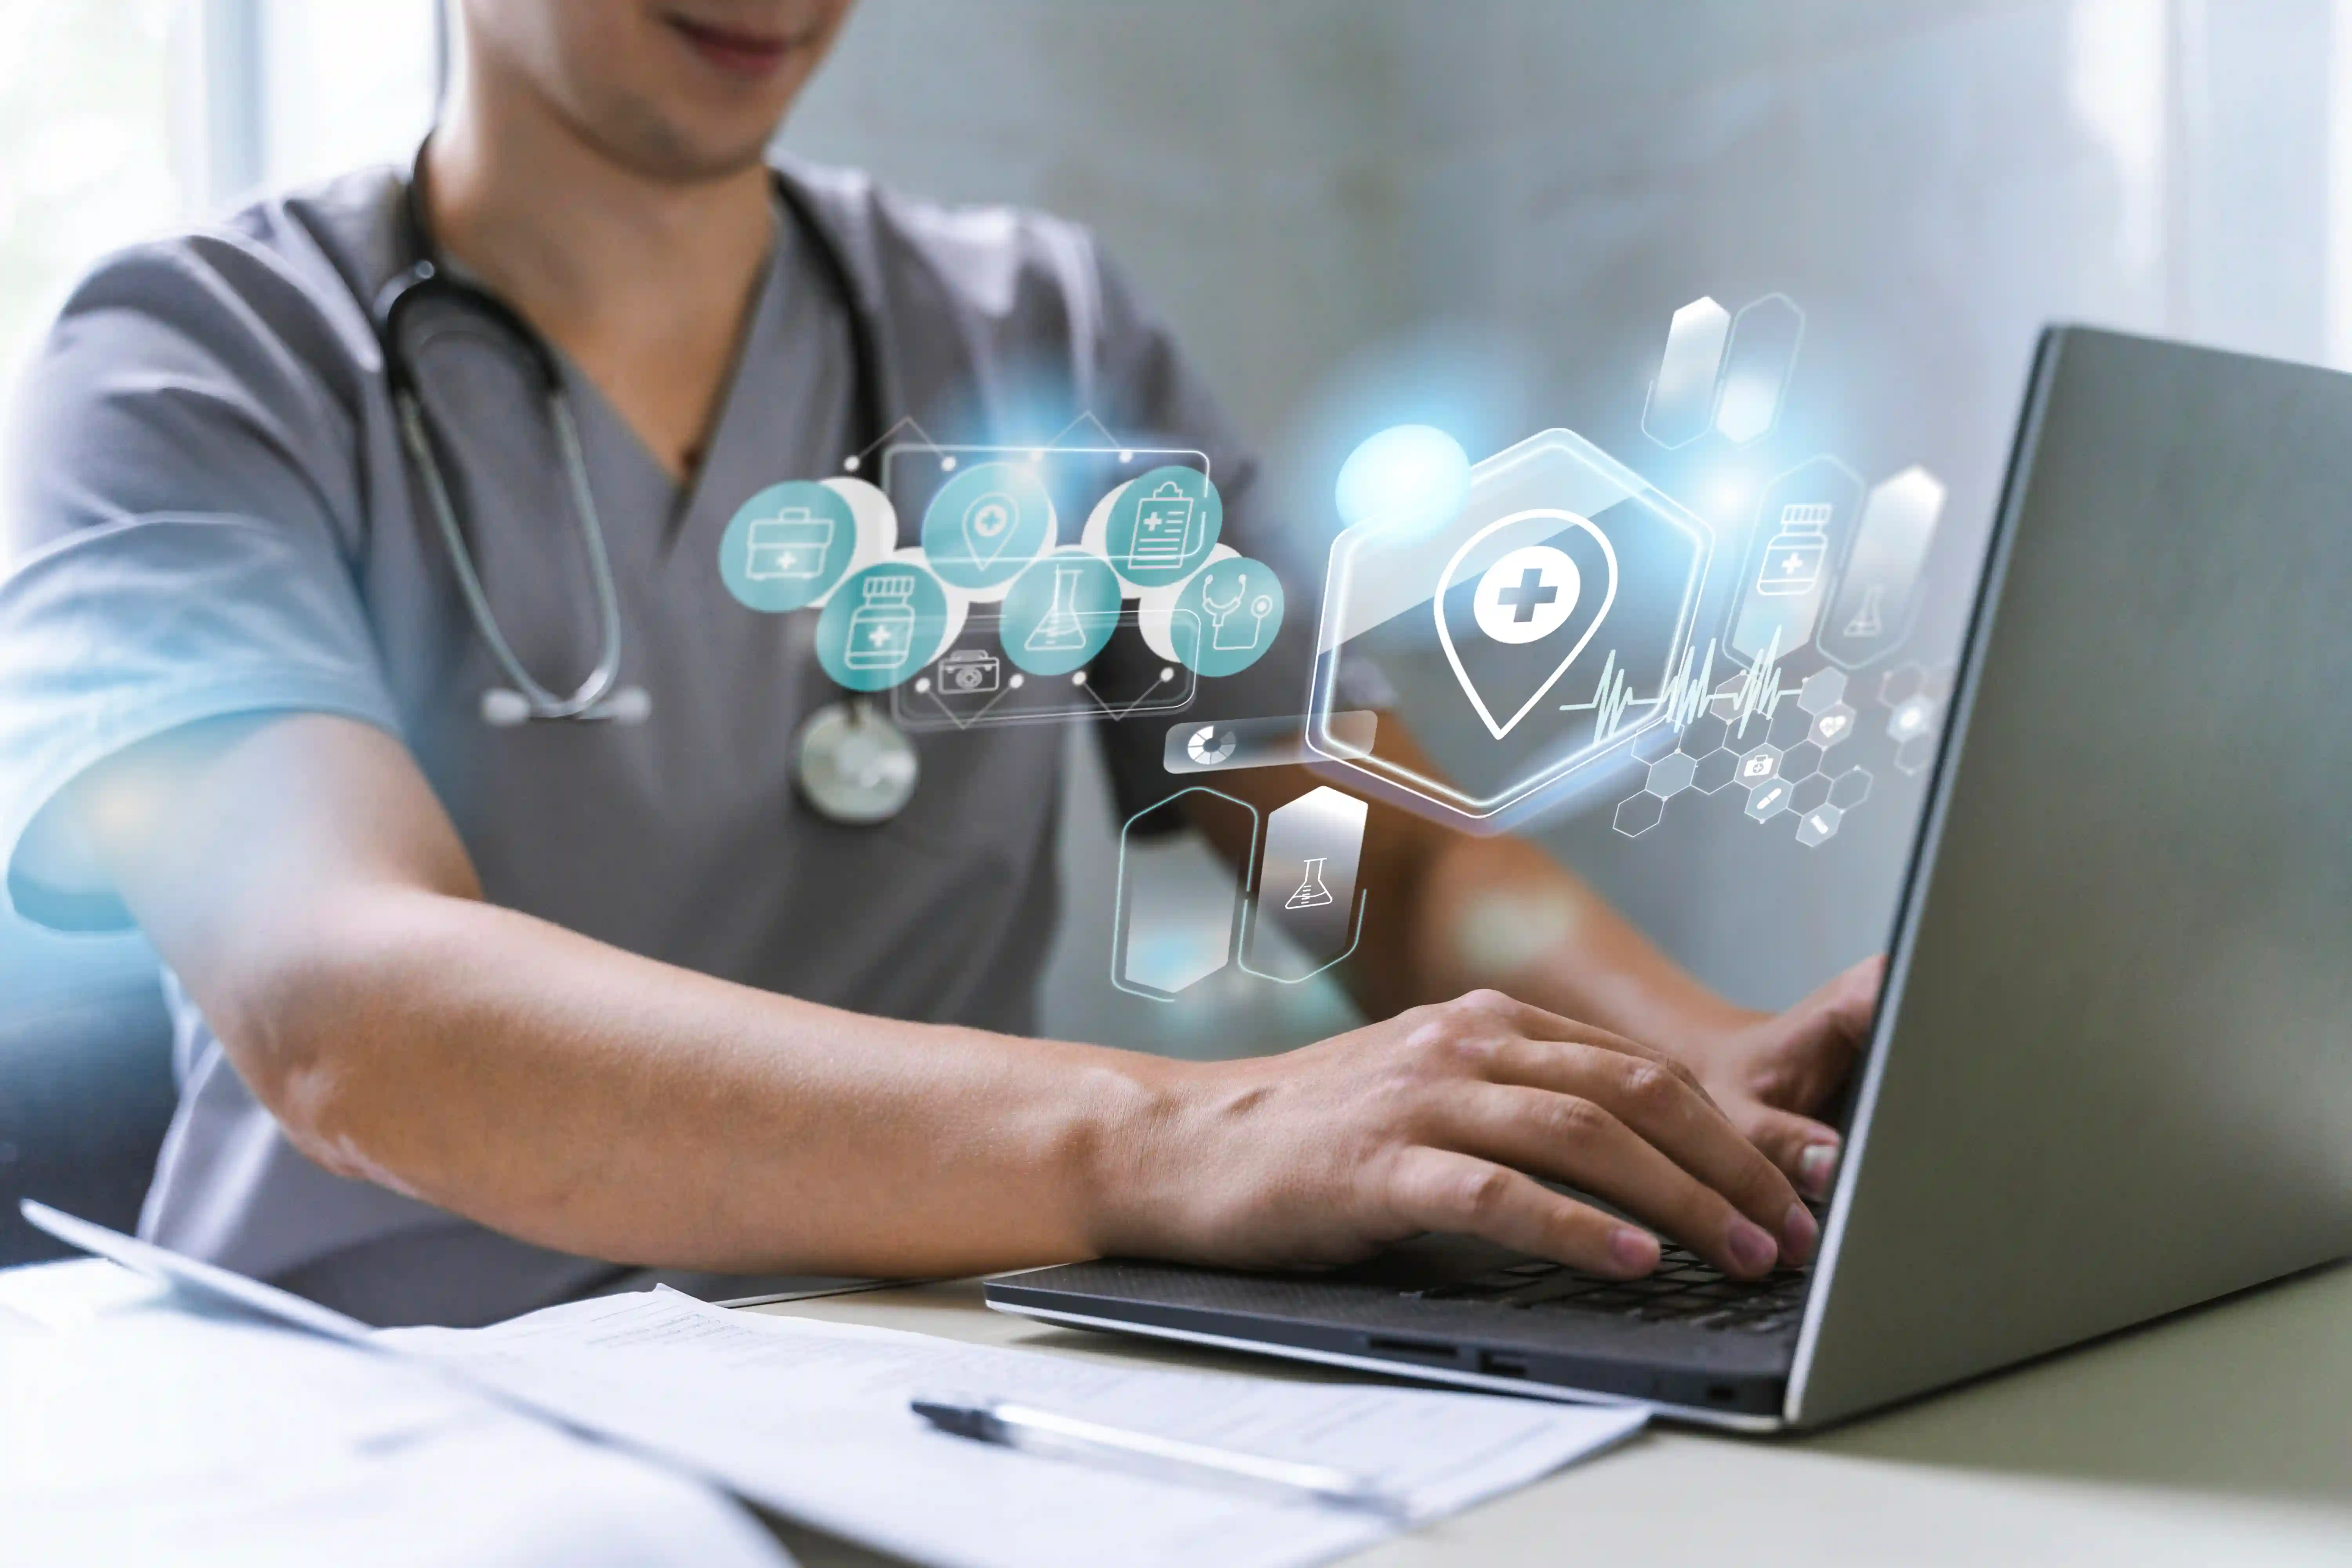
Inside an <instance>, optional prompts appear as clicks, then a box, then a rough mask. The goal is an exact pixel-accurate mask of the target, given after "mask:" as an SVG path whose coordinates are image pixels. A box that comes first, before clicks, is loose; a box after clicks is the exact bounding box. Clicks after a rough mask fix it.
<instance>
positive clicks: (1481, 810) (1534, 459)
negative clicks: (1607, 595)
mask: <svg viewBox="0 0 2352 1568" xmlns="http://www.w3.org/2000/svg"><path fill="white" fill-rule="evenodd" d="M1538 465H1542V467H1541V468H1538ZM1531 482H1532V483H1536V484H1539V485H1541V486H1543V487H1545V489H1546V490H1547V492H1550V491H1558V492H1559V495H1557V496H1556V497H1555V498H1554V499H1556V500H1559V502H1560V503H1561V504H1560V505H1559V507H1558V509H1557V510H1565V511H1569V512H1572V513H1575V514H1576V515H1578V516H1579V517H1581V518H1587V519H1589V518H1591V516H1592V515H1593V514H1594V513H1596V512H1602V511H1606V510H1608V509H1610V508H1612V507H1615V506H1620V505H1625V504H1632V505H1634V506H1636V507H1638V508H1639V509H1640V510H1641V512H1642V513H1643V515H1644V516H1646V517H1647V518H1649V519H1651V520H1653V521H1654V522H1655V523H1656V524H1658V525H1660V526H1662V527H1664V528H1665V529H1667V530H1670V531H1671V532H1672V533H1673V534H1674V535H1675V536H1678V537H1679V538H1680V540H1681V541H1682V542H1683V543H1684V544H1685V546H1686V547H1687V549H1688V552H1689V564H1688V566H1687V567H1686V568H1685V574H1684V581H1683V591H1682V596H1681V604H1680V608H1679V610H1678V612H1677V615H1676V619H1675V626H1674V627H1673V629H1672V633H1671V635H1670V637H1668V639H1667V644H1666V648H1665V657H1664V658H1663V659H1662V660H1660V661H1659V675H1658V680H1659V689H1660V691H1661V692H1662V693H1663V692H1664V689H1665V686H1666V684H1667V683H1668V682H1669V681H1670V680H1671V679H1672V677H1673V672H1674V671H1675V669H1676V668H1678V667H1679V666H1680V665H1681V663H1682V662H1683V660H1684V657H1685V653H1686V652H1687V651H1688V649H1689V647H1690V646H1691V643H1692V640H1693V637H1694V636H1695V635H1696V629H1697V619H1698V610H1699V605H1700V603H1701V601H1702V598H1703V596H1704V595H1705V591H1706V580H1707V574H1708V573H1709V571H1710V570H1711V569H1712V567H1713V563H1714V559H1715V545H1716V539H1715V532H1714V531H1713V530H1712V529H1710V528H1709V527H1708V526H1707V525H1706V523H1705V522H1703V521H1700V520H1699V518H1698V517H1697V516H1696V515H1695V514H1693V513H1692V512H1691V511H1689V510H1687V509H1685V507H1683V506H1682V505H1681V503H1679V502H1677V501H1675V500H1674V499H1673V498H1672V497H1670V496H1668V495H1666V494H1665V493H1664V491H1662V490H1660V489H1658V488H1657V487H1656V486H1655V485H1653V484H1652V483H1650V481H1649V480H1647V479H1643V477H1642V476H1641V475H1640V474H1638V473H1636V472H1634V471H1633V469H1632V468H1628V467H1626V466H1625V465H1624V464H1623V463H1621V462H1619V461H1618V460H1617V459H1616V458H1612V457H1611V456H1609V454H1608V453H1606V452H1604V451H1602V450H1601V448H1600V447H1596V446H1594V445H1593V444H1592V443H1591V442H1590V441H1588V440H1586V439H1585V438H1584V437H1581V436H1579V435H1578V434H1576V432H1574V431H1572V430H1567V429H1560V428H1554V429H1549V430H1542V431H1538V432H1537V433H1536V434H1535V435H1533V436H1530V437H1528V438H1527V439H1525V440H1523V441H1520V442H1518V443H1517V444H1516V445H1514V446H1511V447H1507V448H1505V449H1504V450H1502V451H1500V452H1497V453H1496V454H1494V455H1493V456H1492V457H1489V458H1485V459H1483V460H1482V461H1480V462H1479V463H1477V464H1476V465H1475V466H1474V467H1473V468H1471V470H1470V499H1469V500H1468V501H1466V502H1465V505H1464V507H1463V509H1462V510H1461V511H1460V512H1459V513H1457V514H1456V515H1455V517H1454V519H1453V520H1452V521H1449V522H1448V523H1447V524H1446V525H1445V526H1444V527H1443V528H1439V529H1433V530H1423V531H1411V532H1407V531H1398V530H1394V529H1391V528H1388V527H1386V526H1383V525H1382V524H1381V522H1380V521H1377V520H1372V521H1365V522H1360V523H1358V524H1356V525H1355V526H1354V527H1352V528H1349V529H1347V530H1345V531H1342V532H1341V533H1340V534H1339V537H1338V538H1337V539H1335V540H1333V541H1332V542H1331V554H1330V562H1329V565H1328V569H1327V572H1326V574H1325V578H1324V589H1323V607H1322V616H1321V624H1320V626H1318V630H1317V637H1316V652H1315V676H1314V688H1313V693H1312V696H1311V698H1310V700H1309V702H1308V706H1307V731H1306V739H1307V750H1308V751H1309V752H1313V753H1314V754H1315V758H1316V761H1315V764H1314V765H1315V767H1316V769H1317V771H1318V772H1319V773H1325V774H1327V775H1337V774H1341V773H1344V774H1346V775H1347V776H1348V777H1349V779H1350V781H1351V783H1353V784H1354V785H1355V787H1357V788H1360V789H1365V790H1369V791H1370V792H1371V793H1372V794H1374V795H1377V796H1378V797H1379V798H1381V800H1383V801H1385V802H1387V803H1388V804H1390V805H1401V806H1402V807H1404V808H1405V809H1407V810H1409V811H1413V812H1416V813H1418V814H1420V815H1422V816H1430V817H1433V818H1434V819H1435V820H1438V821H1442V822H1445V823H1448V824H1450V825H1452V826H1456V827H1459V828H1461V829H1463V830H1464V831H1465V832H1470V833H1479V834H1493V833H1501V832H1505V831H1507V830H1508V829H1509V828H1510V827H1511V826H1513V825H1514V824H1515V823H1516V822H1517V821H1519V820H1521V819H1523V818H1524V817H1525V816H1527V815H1528V814H1529V813H1531V812H1532V811H1534V810H1536V809H1538V808H1539V807H1540V806H1541V805H1543V803H1544V801H1545V800H1546V798H1547V797H1548V796H1549V795H1550V794H1552V793H1554V792H1556V791H1557V790H1559V788H1561V787H1563V786H1565V785H1566V784H1569V783H1570V782H1571V781H1572V780H1574V779H1575V778H1577V777H1579V776H1580V775H1583V774H1585V773H1587V772H1588V771H1589V770H1591V769H1593V768H1595V767H1596V766H1603V765H1607V764H1608V763H1611V762H1613V761H1614V760H1615V759H1616V758H1618V757H1620V756H1622V754H1623V753H1624V752H1625V751H1626V750H1627V749H1628V748H1630V747H1631V746H1632V745H1633V742H1634V741H1635V739H1636V738H1637V737H1639V736H1641V735H1642V734H1643V733H1645V732H1646V731H1649V730H1651V729H1653V728H1654V727H1655V726H1657V725H1659V724H1662V723H1666V722H1669V721H1670V719H1671V715H1670V713H1669V711H1668V710H1669V704H1667V703H1666V702H1664V701H1658V702H1656V703H1654V705H1651V706H1650V708H1649V711H1648V713H1647V715H1646V716H1645V717H1644V718H1643V719H1641V720H1639V721H1635V722H1632V723H1629V724H1627V725H1626V726H1625V727H1624V728H1623V729H1622V730H1618V731H1614V732H1613V733H1612V734H1610V735H1608V736H1607V737H1606V738H1605V739H1604V738H1601V737H1599V736H1597V735H1596V737H1595V739H1594V740H1593V741H1592V742H1591V743H1589V744H1587V745H1585V746H1583V747H1580V748H1579V749H1578V750H1576V751H1574V752H1570V753H1569V754H1568V755H1566V756H1564V757H1560V758H1558V759H1556V760H1554V761H1552V762H1550V763H1546V764H1545V765H1544V766H1543V767H1541V768H1539V769H1538V770H1537V771H1536V772H1535V773H1532V774H1530V775H1529V776H1528V777H1526V778H1523V779H1517V780H1514V781H1512V782H1511V783H1509V784H1505V785H1503V786H1502V787H1500V788H1498V789H1496V790H1493V791H1491V792H1489V793H1487V794H1486V795H1473V794H1471V793H1470V792H1468V791H1465V790H1463V789H1461V788H1459V787H1457V786H1455V785H1454V784H1449V783H1447V782H1446V781H1444V780H1442V779H1435V778H1431V777H1430V776H1428V775H1427V774H1425V773H1420V772H1418V771H1416V770H1414V769H1412V768H1409V767H1406V766H1404V765H1402V763H1392V762H1389V761H1387V760H1385V759H1383V758H1381V757H1379V756H1376V755H1375V756H1366V755H1364V754H1363V752H1361V751H1360V749H1350V748H1349V747H1348V746H1346V745H1345V744H1344V742H1341V741H1340V740H1339V737H1338V736H1337V735H1336V734H1335V733H1334V732H1333V731H1332V730H1331V716H1332V714H1333V712H1334V710H1335V703H1336V700H1337V686H1338V680H1337V676H1338V664H1339V656H1340V654H1341V653H1342V652H1343V651H1344V649H1345V648H1346V647H1347V645H1348V644H1349V642H1350V641H1352V640H1353V639H1354V638H1356V637H1360V636H1361V635H1363V634H1364V633H1366V632H1369V631H1370V630H1371V629H1373V628H1374V627H1376V626H1381V625H1384V624H1386V623H1387V622H1388V621H1390V620H1391V619H1393V618H1394V617H1395V616H1399V615H1402V614H1404V613H1406V612H1408V611H1411V610H1413V609H1415V608H1417V607H1418V606H1421V605H1426V604H1428V603H1429V602H1430V601H1431V600H1432V599H1433V598H1434V597H1435V596H1436V595H1437V594H1439V593H1441V592H1443V591H1444V582H1443V581H1442V580H1441V579H1440V578H1438V577H1436V576H1432V578H1431V581H1432V582H1433V584H1435V585H1434V586H1432V587H1430V588H1429V589H1428V590H1427V591H1426V592H1416V591H1414V587H1413V583H1414V582H1417V581H1418V579H1417V578H1415V579H1412V581H1408V582H1407V584H1405V585H1404V586H1403V587H1402V588H1400V587H1399V586H1398V584H1396V583H1395V582H1392V581H1385V580H1380V581H1374V582H1372V583H1370V584H1367V583H1366V582H1365V581H1364V577H1365V575H1366V574H1367V571H1368V568H1367V567H1366V565H1365V564H1364V563H1363V558H1364V557H1365V556H1366V555H1367V553H1368V552H1373V551H1375V550H1377V549H1385V550H1387V551H1389V552H1392V553H1393V554H1394V555H1395V556H1396V557H1399V558H1402V560H1403V561H1404V562H1405V563H1406V565H1407V568H1408V569H1411V568H1418V567H1421V566H1424V565H1427V566H1431V567H1433V568H1437V567H1441V566H1442V563H1445V562H1447V561H1448V560H1449V559H1451V558H1453V557H1454V554H1455V552H1456V546H1457V544H1458V543H1459V542H1460V541H1461V540H1463V539H1466V538H1468V537H1469V536H1471V535H1472V534H1475V533H1476V532H1478V531H1479V530H1480V529H1482V528H1484V527H1486V524H1487V523H1488V522H1489V521H1492V518H1493V517H1494V516H1499V515H1504V514H1506V513H1508V512H1517V511H1524V510H1528V507H1527V506H1526V505H1525V498H1524V495H1523V494H1520V493H1517V492H1515V491H1513V490H1512V489H1511V487H1513V486H1515V485H1518V486H1524V485H1526V484H1528V483H1531ZM1497 492H1501V493H1502V495H1503V497H1504V499H1503V500H1501V501H1500V502H1499V503H1498V502H1497V500H1496V494H1497ZM1482 494H1483V496H1484V497H1485V498H1486V501H1487V503H1488V504H1487V505H1486V507H1485V508H1483V509H1482V508H1481V507H1480V505H1479V502H1480V500H1481V497H1482ZM1465 519H1468V520H1470V521H1466V522H1465ZM1389 575H1390V576H1391V577H1394V576H1397V575H1401V574H1400V573H1399V572H1397V571H1396V570H1395V569H1393V568H1392V569H1391V572H1390V574H1389ZM1645 668H1646V665H1645ZM1644 679H1648V677H1647V676H1646V674H1645V676H1644Z"/></svg>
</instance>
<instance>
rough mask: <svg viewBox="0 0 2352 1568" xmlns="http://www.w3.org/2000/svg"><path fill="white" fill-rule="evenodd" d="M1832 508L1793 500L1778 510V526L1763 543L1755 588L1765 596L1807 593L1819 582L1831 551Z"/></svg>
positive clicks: (1818, 584) (1777, 596)
mask: <svg viewBox="0 0 2352 1568" xmlns="http://www.w3.org/2000/svg"><path fill="white" fill-rule="evenodd" d="M1831 510H1832V509H1831V508H1830V507H1829V506H1827V505H1824V504H1822V503H1820V502H1811V503H1807V502H1795V503H1791V504H1790V505H1788V506H1785V507H1782V508H1781V509H1780V531H1779V532H1777V533H1775V534H1774V535H1773V536H1772V538H1771V541H1770V542H1769V543H1767V544H1766V545H1765V546H1764V561H1763V564H1761V565H1760V566H1759V567H1758V568H1757V570H1756V591H1757V592H1758V593H1759V594H1761V595H1764V596H1765V597H1767V598H1779V597H1781V596H1784V595H1790V594H1810V593H1811V592H1812V591H1813V590H1814V589H1816V588H1818V587H1820V586H1821V585H1822V562H1823V561H1824V560H1825V559H1826V558H1827V557H1828V555H1829V550H1830V540H1829V527H1830V512H1831Z"/></svg>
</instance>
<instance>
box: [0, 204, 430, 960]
mask: <svg viewBox="0 0 2352 1568" xmlns="http://www.w3.org/2000/svg"><path fill="white" fill-rule="evenodd" d="M321 335H322V334H321V331H320V313H319V311H318V309H317V307H316V305H315V303H314V302H313V301H312V300H310V299H309V298H308V297H307V296H306V294H305V291H304V287H303V285H302V284H300V283H299V281H298V280H297V279H294V278H292V277H291V276H290V275H289V274H288V273H287V272H286V270H285V269H284V268H283V266H282V265H281V264H280V263H278V261H277V259H276V258H273V257H272V256H270V255H268V253H266V252H264V251H262V250H260V249H259V247H256V246H253V245H251V244H249V243H247V242H246V241H244V240H242V239H241V238H240V237H236V236H234V235H221V236H217V237H215V236H206V237H196V238H188V239H182V240H173V241H169V242H163V243H160V244H157V245H154V246H151V247H142V248H141V249H139V250H135V251H131V252H129V253H126V254H124V255H122V256H121V257H118V258H114V259H113V260H111V261H109V262H107V263H105V264H103V265H101V266H100V268H99V269H98V270H97V271H95V272H94V273H92V274H91V276H90V277H89V279H86V280H85V281H84V282H83V283H82V285H81V286H80V287H79V289H77V290H76V291H75V292H74V294H73V296H72V297H71V298H70V299H69V300H68V301H67V303H66V306H65V308H64V310H63V311H62V312H61V314H60V316H59V318H58V321H57V323H56V325H55V327H54V328H53V329H52V331H51V332H50V334H49V336H48V339H47V342H46V343H45V344H44V345H43V347H42V349H41V351H40V352H39V353H37V355H36V357H35V358H34V360H33V362H32V363H31V365H30V367H29V369H28V371H27V373H26V378H25V380H24V382H23V384H21V386H20V387H19V389H18V395H17V400H16V406H17V407H18V409H19V410H21V411H22V412H21V416H20V428H19V429H18V430H17V431H16V442H15V449H14V451H13V452H12V454H11V458H10V462H9V466H8V472H7V475H6V482H7V492H6V493H7V498H8V506H7V521H8V523H9V526H10V531H11V535H12V541H11V542H12V544H13V547H14V548H13V554H14V558H15V562H16V565H15V570H14V572H13V573H12V574H10V575H8V576H7V577H6V578H5V581H0V865H5V868H6V872H7V877H6V886H7V893H8V898H9V900H10V903H11V904H12V906H13V907H14V908H15V910H16V912H17V913H18V914H20V915H22V916H24V917H25V918H26V919H27V920H31V921H36V922H37V923H40V924H44V925H48V926H52V927H56V928H58V929H64V930H85V931H89V930H108V929H115V928H119V927H121V926H125V925H127V924H129V923H130V921H129V917H128V915H127V913H126V912H125V911H124V910H123V909H122V907H121V900H119V899H117V898H115V897H114V896H113V895H112V894H111V892H110V891H109V890H108V889H106V888H105V886H104V884H103V881H102V880H101V879H99V878H98V876H97V874H96V872H95V869H94V868H93V867H92V866H91V865H90V864H89V857H88V856H87V855H86V854H85V853H83V852H82V851H81V849H80V847H79V845H78V844H77V842H76V841H75V836H74V835H73V833H72V832H71V830H70V824H69V822H68V819H67V817H66V815H65V814H64V813H62V812H57V811H51V810H49V807H50V806H51V805H53V804H54V803H55V802H56V800H57V799H58V795H59V794H60V793H61V792H62V791H63V790H64V789H65V788H66V786H67V785H68V784H70V783H71V782H72V781H73V780H74V779H75V778H76V777H78V776H79V774H81V773H84V772H85V771H87V770H88V769H89V768H90V767H91V766H92V765H93V764H95V763H100V762H101V761H103V760H104V759H106V758H107V757H109V756H111V755H113V754H115V753H116V752H121V751H122V750H124V749H126V748H128V747H131V746H134V745H136V744H138V743H139V742H142V741H145V740H148V739H150V738H152V737H154V736H156V735H160V734H163V733H164V732H166V731H172V730H175V729H179V728H181V727H183V726H185V725H188V724H192V723H195V722H198V721H204V720H207V719H215V718H222V717H226V716H229V715H233V714H239V713H250V712H257V711H267V710H316V711H324V712H333V713H341V714H345V715H348V716H350V717H352V718H356V719H359V720H362V721H366V722H369V723H373V724H375V725H377V726H379V727H382V728H384V729H386V730H390V731H394V733H397V732H398V731H399V722H398V718H397V713H396V710H395V707H394V702H393V700H392V697H391V694H390V691H389V689H388V687H387V685H386V682H385V679H384V677H383V668H382V664H381V661H380V659H379V658H378V654H377V651H376V646H375V641H374V638H373V634H372V632H371V630H370V627H369V625H368V621H367V617H366V616H365V614H364V612H363V610H362V601H361V597H360V594H359V591H358V587H357V584H356V582H355V580H354V575H353V571H352V564H351V552H350V549H349V547H348V545H347V541H350V540H351V539H352V538H353V537H354V531H355V529H356V526H357V519H358V518H359V516H360V515H361V512H360V505H359V491H360V483H361V481H360V479H359V471H358V464H357V458H356V452H355V443H356V439H357V437H356V436H355V434H354V419H355V416H354V415H353V413H352V409H351V407H350V405H349V403H348V401H347V400H346V399H344V398H341V397H339V396H337V395H335V393H334V392H333V391H332V390H331V388H330V386H329V384H328V383H327V381H326V380H325V379H324V378H322V376H321V375H320V372H319V370H318V368H317V365H318V360H317V355H316V353H315V343H316V342H317V341H318V340H319V339H320V336H321Z"/></svg>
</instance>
